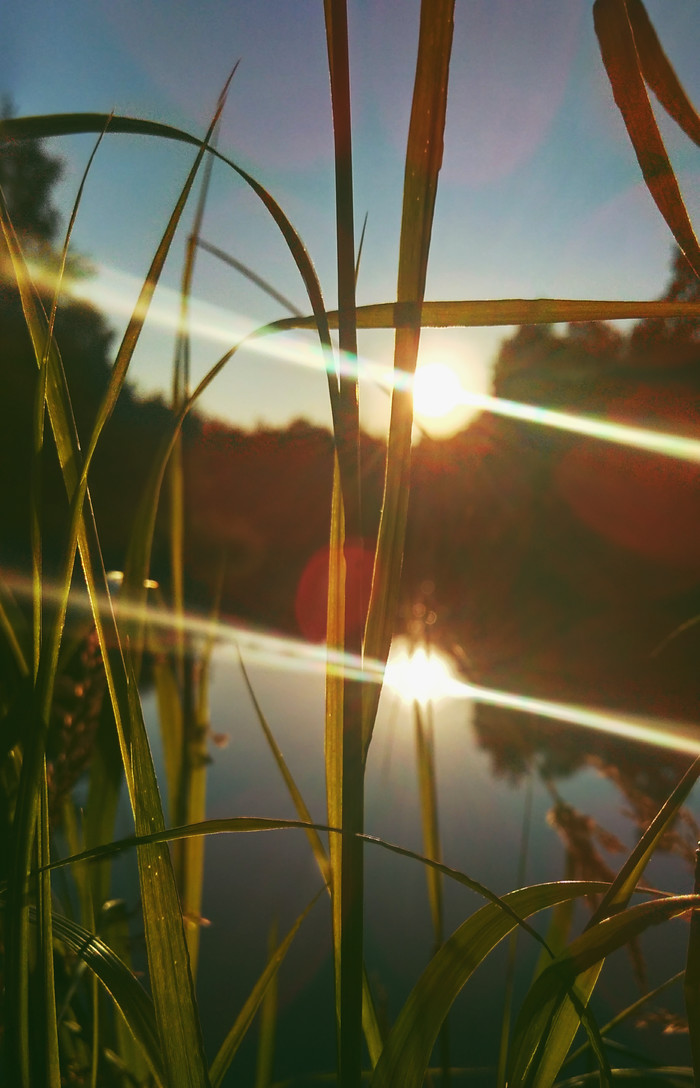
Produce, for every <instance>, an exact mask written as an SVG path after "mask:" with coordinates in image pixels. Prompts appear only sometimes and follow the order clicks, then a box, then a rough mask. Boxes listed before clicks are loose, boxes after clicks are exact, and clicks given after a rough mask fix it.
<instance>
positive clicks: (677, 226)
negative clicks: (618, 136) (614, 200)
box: [593, 0, 700, 276]
mask: <svg viewBox="0 0 700 1088" xmlns="http://www.w3.org/2000/svg"><path fill="white" fill-rule="evenodd" d="M593 20H594V24H595V31H596V35H597V37H598V44H599V45H600V52H601V56H602V58H603V64H604V65H605V69H606V72H607V74H608V79H609V80H610V86H611V88H612V92H613V97H614V99H615V102H616V104H617V107H618V109H619V110H620V113H621V114H622V118H623V120H624V122H625V127H626V128H627V132H628V134H629V137H630V140H631V141H632V146H633V148H634V151H635V154H636V156H637V161H638V162H639V166H640V168H641V171H642V175H643V177H644V181H645V183H646V186H647V188H648V190H649V192H650V193H651V195H652V197H653V199H654V202H655V204H656V206H657V208H658V209H659V211H660V212H661V214H662V216H663V217H664V219H665V220H666V223H667V225H668V227H669V228H670V230H671V233H672V234H673V237H674V238H675V239H676V241H677V242H678V245H679V246H680V248H681V249H682V251H683V253H684V254H685V256H686V258H687V260H688V263H689V264H690V265H691V267H692V269H693V271H694V272H695V274H696V276H700V246H698V240H697V238H696V237H695V232H694V231H693V227H692V225H691V222H690V219H689V217H688V212H687V211H686V207H685V204H684V203H683V197H682V196H681V191H680V188H679V187H678V182H677V180H676V176H675V174H674V172H673V168H672V166H671V163H670V160H669V157H668V153H667V151H666V148H665V146H664V142H663V140H662V138H661V133H660V132H659V128H658V125H657V124H656V119H655V117H654V112H653V110H652V108H651V103H650V101H649V96H648V94H647V90H646V87H645V84H644V77H643V75H642V71H641V67H640V57H639V54H638V52H637V47H636V44H635V38H634V33H633V30H632V26H631V24H630V19H629V16H628V12H627V6H626V3H625V0H596V2H595V4H594V5H593Z"/></svg>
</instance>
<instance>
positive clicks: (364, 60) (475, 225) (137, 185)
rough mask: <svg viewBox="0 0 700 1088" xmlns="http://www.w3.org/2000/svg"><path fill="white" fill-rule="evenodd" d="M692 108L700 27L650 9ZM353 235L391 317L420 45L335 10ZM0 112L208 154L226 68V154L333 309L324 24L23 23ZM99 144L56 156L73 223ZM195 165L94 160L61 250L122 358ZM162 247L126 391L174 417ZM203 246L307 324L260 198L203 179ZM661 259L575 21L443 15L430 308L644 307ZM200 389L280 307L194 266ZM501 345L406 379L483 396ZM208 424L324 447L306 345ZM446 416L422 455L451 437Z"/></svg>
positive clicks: (294, 9)
mask: <svg viewBox="0 0 700 1088" xmlns="http://www.w3.org/2000/svg"><path fill="white" fill-rule="evenodd" d="M646 6H647V10H648V12H649V14H650V16H651V18H652V21H653V22H654V25H655V26H656V28H657V32H658V34H659V36H660V38H661V41H662V43H663V45H664V47H665V49H666V52H667V54H668V55H669V57H670V59H671V60H672V62H673V64H674V65H675V67H676V70H677V72H678V73H679V75H680V77H681V79H682V81H683V83H684V84H685V86H686V89H687V90H688V92H689V94H690V96H691V98H692V99H693V100H694V101H695V102H696V103H697V102H700V65H698V64H697V49H698V43H699V42H700V5H699V4H698V3H697V0H674V2H673V3H669V2H668V0H647V5H646ZM348 10H349V29H350V49H351V84H352V110H353V126H354V147H353V153H354V180H355V202H356V223H357V230H358V235H359V229H360V227H361V224H362V221H363V219H364V216H365V214H366V215H367V232H366V239H365V244H364V248H363V253H362V261H361V266H360V272H359V280H358V302H360V303H369V302H384V301H390V300H392V299H394V298H395V296H396V275H397V266H398V243H399V227H400V215H401V199H402V181H403V167H404V153H405V143H406V136H407V131H408V121H409V113H410V103H411V93H412V84H413V75H414V70H415V58H416V47H417V37H418V16H419V3H418V0H350V2H349V5H348ZM0 33H1V34H2V41H3V43H4V49H3V54H4V57H3V60H4V64H3V72H2V75H0V92H2V93H9V94H11V96H12V98H13V100H14V103H15V105H16V108H17V112H18V113H19V114H21V115H31V114H41V113H59V112H67V111H98V112H100V111H102V112H105V113H109V112H110V111H114V112H115V113H118V114H128V115H132V116H140V117H148V118H151V119H154V120H158V121H163V122H167V123H170V124H173V125H176V126H179V127H181V128H184V129H187V130H188V131H190V132H192V133H195V134H198V135H203V134H204V132H205V131H206V128H207V125H208V123H209V120H210V118H211V115H212V113H213V110H214V108H215V105H216V100H217V98H218V95H219V92H220V90H221V88H222V86H223V84H224V82H225V80H226V78H227V76H228V74H229V72H230V70H231V68H232V67H233V65H234V64H235V63H236V62H240V63H239V66H238V69H237V71H236V74H235V77H234V80H233V83H232V86H231V91H230V94H229V98H228V103H227V106H226V111H225V114H224V119H223V123H222V128H221V133H220V138H219V146H220V148H221V150H222V151H223V152H224V153H225V154H227V155H228V156H230V157H231V158H233V159H234V160H235V161H236V162H237V163H239V164H240V165H242V166H243V167H244V168H245V169H246V170H248V171H249V172H250V173H251V174H253V175H254V176H255V177H256V178H257V179H258V180H259V181H260V182H261V183H262V184H263V185H265V186H266V188H268V189H269V191H270V192H271V193H272V194H273V195H274V197H275V198H276V199H277V201H278V202H279V203H280V204H281V206H282V207H283V209H284V210H285V212H286V213H287V215H288V216H289V218H290V219H291V221H292V222H293V224H294V225H295V227H296V228H297V230H298V231H299V233H300V235H301V237H302V238H303V239H304V242H305V244H306V246H307V249H308V250H309V252H310V254H311V256H312V259H313V261H314V263H315V266H316V268H317V271H318V273H319V276H320V279H321V283H322V287H323V290H324V296H325V299H326V304H327V306H328V308H329V309H330V308H333V306H334V305H335V294H336V282H335V250H334V204H333V161H332V148H333V143H332V129H331V115H330V101H329V84H328V70H327V58H326V46H325V34H324V23H323V5H322V3H321V0H255V2H253V0H204V2H203V0H117V2H115V0H61V2H60V3H59V2H57V0H25V2H24V3H23V4H22V5H19V4H6V5H4V7H3V11H2V14H0ZM657 116H658V117H659V121H660V124H661V128H662V133H663V135H664V139H665V140H666V144H667V148H668V150H669V152H670V154H671V158H672V161H673V164H674V167H675V168H676V170H677V172H678V175H679V179H680V181H681V186H682V189H683V192H684V196H685V198H686V202H687V205H688V208H689V210H690V212H691V216H693V217H694V219H695V222H697V221H698V212H700V157H699V156H698V151H697V148H695V147H694V146H693V145H692V144H691V143H690V142H689V141H688V140H687V139H686V137H685V136H684V135H683V134H682V133H681V132H680V131H679V130H677V129H676V128H675V126H674V125H673V123H672V122H669V121H668V120H667V119H666V118H665V117H662V116H661V111H659V110H657ZM93 144H94V138H93V137H91V136H80V137H72V138H69V139H61V140H55V141H52V142H51V150H52V151H53V150H55V151H56V152H57V153H59V154H61V155H62V156H63V157H64V158H65V160H66V170H65V174H64V177H63V180H62V182H61V186H60V190H59V192H58V198H59V204H60V206H61V208H62V209H63V210H64V211H65V212H66V214H67V212H68V210H69V209H70V207H71V206H72V203H73V200H74V197H75V193H76V190H77V187H78V184H79V181H80V177H81V175H82V171H83V169H84V166H85V163H86V161H87V159H88V157H89V154H90V151H91V149H92V146H93ZM192 160H193V151H192V149H191V148H184V147H182V146H178V145H175V144H168V143H165V142H163V141H153V140H146V139H144V138H139V137H129V136H122V135H112V136H109V137H107V139H106V140H105V141H104V142H103V145H102V147H101V148H100V150H99V152H98V155H97V157H96V159H95V163H94V166H93V168H92V170H91V173H90V176H89V178H88V183H87V186H86V189H85V193H84V197H83V201H82V204H81V207H80V210H79V216H78V220H77V224H76V228H75V232H74V243H75V246H76V248H77V249H78V250H79V251H80V252H82V253H84V254H86V255H87V256H88V257H89V258H90V259H91V261H92V263H93V265H94V267H95V269H96V275H95V276H94V277H93V278H92V279H91V280H89V281H87V282H86V283H84V284H81V285H80V290H82V291H83V292H84V293H85V295H86V296H87V297H90V298H92V299H93V300H94V301H95V302H96V303H97V304H99V305H100V307H101V308H102V309H104V310H105V312H106V314H107V316H108V319H109V321H110V324H111V325H112V327H113V328H114V329H115V334H116V338H115V350H116V344H117V343H118V337H119V334H120V333H121V332H122V331H123V329H124V327H125V324H126V321H127V319H128V315H129V312H130V308H131V307H132V306H133V303H134V301H135V299H136V295H137V292H138V289H139V286H140V283H141V281H142V279H143V276H144V275H145V273H146V270H147V268H148V265H149V263H150V260H151V258H152V256H153V253H154V251H155V249H156V246H157V244H158V241H159V239H160V236H161V234H162V232H163V230H164V228H165V225H166V223H167V219H168V216H169V213H170V211H171V209H172V207H173V205H174V203H175V200H176V199H177V195H178V192H179V190H180V187H181V186H182V184H183V182H184V179H185V177H186V174H187V171H188V169H189V166H190V165H191V162H192ZM193 214H194V204H192V206H191V208H190V209H189V211H188V212H186V214H185V221H184V223H183V226H182V228H181V230H180V232H179V235H178V238H177V239H176V243H175V244H174V246H173V250H172V253H171V256H170V258H169V261H168V264H167V266H166V270H165V273H164V276H163V283H162V288H159V290H158V292H157V294H156V298H155V300H154V304H153V311H152V314H151V316H150V317H149V322H148V325H147V327H146V329H145V331H144V333H143V336H142V341H141V344H140V345H139V348H138V349H137V352H136V355H135V357H134V360H133V363H132V370H131V372H130V377H131V379H132V380H133V381H134V382H135V384H136V386H137V388H138V389H139V390H140V391H141V392H142V393H144V394H153V393H158V392H161V393H162V394H163V395H165V396H167V395H168V390H169V386H170V373H171V366H172V355H173V343H174V331H173V321H174V316H175V315H176V313H177V306H178V297H177V288H178V284H179V280H180V275H181V269H182V257H183V252H184V240H185V238H186V235H187V231H188V229H189V226H190V224H191V221H192V216H193ZM202 236H203V238H204V239H206V240H207V241H208V242H210V243H212V244H214V245H216V246H217V247H219V248H220V249H223V250H224V251H226V252H227V253H229V254H230V255H231V256H232V257H234V258H235V259H236V260H239V261H242V262H244V263H245V264H246V265H248V266H249V267H250V268H252V269H253V270H254V271H255V272H256V273H258V274H259V275H261V276H263V277H265V278H266V279H267V280H268V281H269V282H270V283H272V284H273V285H274V287H275V288H276V289H277V290H278V291H280V292H281V293H282V294H283V295H285V296H286V297H288V298H289V299H290V300H291V301H293V303H294V304H295V305H296V306H297V307H298V308H299V309H301V310H302V311H305V312H308V311H309V306H308V302H307V301H306V299H305V293H304V288H303V285H302V283H301V280H300V278H299V276H298V273H297V272H296V269H295V266H294V264H293V261H292V259H291V257H290V255H289V253H288V251H287V250H286V248H285V244H284V242H283V240H282V238H281V236H280V234H279V232H278V230H277V228H276V227H275V226H274V224H273V223H272V221H271V219H270V218H269V215H268V213H267V212H266V211H265V210H264V208H263V207H262V205H261V204H260V202H259V201H258V200H257V198H256V197H255V196H254V195H253V194H252V192H251V191H250V190H249V189H247V188H246V187H245V185H244V184H243V183H242V182H241V181H240V180H239V179H237V178H236V177H235V176H234V175H233V173H232V172H231V171H230V170H227V169H226V168H225V167H220V166H216V167H215V169H214V172H213V180H212V186H211V191H210V195H209V200H208V204H207V208H206V214H205V220H204V225H203V230H202ZM671 250H672V239H671V236H670V233H669V232H668V229H667V228H666V226H665V224H664V223H663V221H662V220H661V218H660V216H659V213H658V212H657V210H656V208H655V206H654V204H653V202H652V200H651V198H650V197H649V195H648V194H647V191H646V189H645V187H644V185H643V183H642V181H641V176H640V173H639V168H638V166H637V162H636V159H635V156H634V153H633V151H632V148H631V146H630V143H629V140H628V137H627V135H626V132H625V129H624V126H623V124H622V121H621V118H620V116H619V114H618V112H617V108H616V107H615V105H614V103H613V101H612V95H611V92H610V88H609V85H608V82H607V78H606V76H605V72H604V70H603V67H602V63H601V60H600V54H599V50H598V46H597V42H596V38H595V34H594V30H593V19H592V3H591V2H590V0H518V2H517V3H513V0H457V3H456V10H455V32H454V46H453V54H452V62H451V70H450V84H449V98H448V110H447V126H446V133H445V155H444V161H443V168H442V171H441V175H440V185H439V190H438V198H437V205H436V214H435V223H434V228H433V237H432V249H431V258H430V265H429V270H428V282H427V290H426V297H427V298H429V299H442V298H445V299H447V298H450V299H468V298H507V297H540V296H549V297H571V298H587V297H588V298H611V299H612V298H620V299H635V298H636V299H647V298H655V297H658V295H659V294H660V293H661V292H662V291H663V289H664V286H665V284H666V282H667V279H668V273H669V263H670V258H671ZM193 295H194V299H195V304H194V305H193V309H192V320H193V327H194V330H193V331H194V334H193V377H194V379H195V380H196V379H198V378H199V377H201V376H202V375H203V374H204V373H205V372H206V370H207V369H208V368H209V367H210V366H212V365H213V363H214V362H216V360H217V359H218V358H219V356H220V355H222V354H223V353H224V351H226V350H227V348H229V347H230V346H231V345H232V344H233V343H234V342H235V341H236V340H237V339H238V338H239V336H240V335H241V334H242V333H244V332H247V331H249V330H251V329H253V328H255V327H256V326H258V325H261V324H264V323H265V322H267V321H270V320H274V319H276V318H278V317H283V316H286V313H285V311H284V309H283V307H282V306H281V305H280V303H279V302H275V301H274V300H273V299H271V298H269V297H268V296H267V295H265V294H264V293H262V292H261V291H260V290H259V289H258V288H256V287H254V286H253V285H252V284H251V283H249V282H248V281H247V280H245V279H244V278H243V277H241V276H240V275H239V274H238V273H236V272H235V271H233V270H232V269H230V268H228V267H226V266H224V265H223V264H222V263H221V262H220V261H217V260H216V259H215V258H214V257H213V256H211V255H210V254H208V253H205V252H200V254H199V256H198V259H197V267H196V274H195V281H194V288H193ZM511 332H512V330H508V329H495V330H492V329H472V330H469V329H464V330H454V331H453V330H429V331H426V332H424V334H423V338H422V348H421V356H420V365H428V364H430V363H436V362H440V363H444V364H446V365H449V366H451V367H453V368H454V369H455V370H456V372H457V374H458V376H459V378H460V381H461V382H462V384H463V386H464V387H465V388H467V389H474V390H475V391H476V392H486V391H488V388H489V376H490V371H491V367H492V364H493V361H494V357H495V355H496V353H497V351H498V345H499V343H500V342H501V340H502V339H503V337H504V336H506V335H509V334H510V333H511ZM392 344H393V338H392V334H391V333H389V332H386V333H385V332H379V333H365V334H362V335H361V339H360V357H361V368H362V371H363V372H364V371H366V372H367V373H368V374H369V375H370V379H368V380H367V381H364V382H363V383H362V394H361V405H362V419H363V422H364V425H365V426H366V427H367V429H369V430H370V431H373V432H374V433H381V432H382V430H383V429H384V428H385V426H386V420H387V406H388V398H387V397H386V395H385V393H384V392H382V390H381V389H379V388H378V385H377V381H376V380H375V378H376V375H377V373H381V371H379V372H378V371H377V369H376V368H377V366H379V367H380V368H387V367H389V366H390V364H391V361H392ZM201 407H202V409H203V410H204V411H205V412H206V413H207V414H209V415H212V416H216V417H219V418H221V419H224V420H226V421H228V422H231V423H234V424H236V425H239V426H244V427H252V426H255V425H257V424H264V425H272V426H280V425H285V424H286V423H288V422H289V421H291V420H292V419H294V418H298V417H306V418H307V419H309V420H311V421H312V422H315V423H320V424H328V425H329V424H330V411H329V405H328V393H327V382H326V377H325V374H324V373H323V372H322V371H321V370H320V369H319V365H318V356H317V353H316V352H315V350H314V341H313V337H312V336H311V334H296V335H295V336H294V337H288V338H287V339H285V340H284V341H282V340H281V339H278V340H275V341H274V342H273V341H268V342H267V344H266V345H265V349H264V350H262V349H259V350H257V351H244V352H241V353H240V355H238V356H236V357H235V359H234V360H233V362H232V363H231V364H230V365H229V366H228V367H227V368H226V369H225V370H224V372H223V373H222V374H221V376H220V377H218V378H217V379H216V381H215V382H214V384H213V385H212V387H211V389H210V390H209V391H208V392H207V393H206V394H205V396H204V398H203V400H202V404H201ZM465 419H466V414H465V413H464V412H462V414H459V413H453V414H452V416H450V417H448V418H447V419H446V420H445V421H444V422H443V423H441V424H428V423H426V427H428V429H432V430H433V432H434V433H440V431H441V430H442V431H444V430H445V429H446V428H448V427H455V426H457V425H459V424H460V423H463V422H464V421H465Z"/></svg>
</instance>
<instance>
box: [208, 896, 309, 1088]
mask: <svg viewBox="0 0 700 1088" xmlns="http://www.w3.org/2000/svg"><path fill="white" fill-rule="evenodd" d="M323 890H324V889H323V888H322V889H320V890H319V891H318V892H317V893H316V895H315V896H314V897H313V899H312V900H311V902H310V903H309V905H308V906H307V907H306V908H305V909H304V910H303V911H302V912H301V914H300V915H299V917H298V918H297V920H296V921H295V923H294V925H293V926H292V928H291V929H290V930H289V932H288V933H287V935H286V936H285V938H284V939H283V940H282V941H281V942H280V944H279V945H278V946H277V948H276V949H275V951H274V953H273V954H272V955H271V956H270V958H269V959H268V961H267V964H266V966H265V969H264V971H263V972H262V974H261V975H260V978H259V979H258V981H257V982H256V983H255V986H254V987H253V989H252V990H251V992H250V994H249V995H248V997H247V998H246V1001H245V1003H244V1005H243V1008H242V1009H241V1011H240V1013H239V1014H238V1016H237V1017H236V1021H235V1023H234V1025H233V1027H232V1028H231V1030H230V1031H229V1033H228V1035H227V1036H226V1038H225V1040H224V1042H223V1043H222V1045H221V1047H220V1049H219V1052H218V1054H217V1055H216V1057H215V1058H214V1061H213V1062H212V1066H211V1070H210V1074H209V1075H210V1078H211V1086H212V1088H221V1082H222V1081H223V1078H224V1076H225V1074H226V1072H227V1070H228V1068H229V1066H230V1064H231V1062H232V1061H233V1059H234V1057H235V1055H236V1051H237V1050H238V1048H239V1046H240V1045H241V1043H242V1041H243V1039H244V1037H245V1034H246V1032H247V1031H248V1028H249V1027H250V1025H251V1024H252V1022H253V1020H254V1018H255V1014H256V1012H257V1011H258V1009H259V1008H260V1005H261V1003H262V1002H263V1000H264V998H265V994H266V993H267V992H268V989H269V987H270V986H271V985H272V984H273V982H274V980H275V979H276V978H277V972H278V971H279V969H280V966H281V964H282V961H283V959H284V957H285V956H286V955H287V952H288V951H289V947H290V945H291V943H292V941H293V940H294V938H295V937H296V935H297V932H298V930H299V927H300V925H301V923H302V922H303V921H304V919H305V918H306V916H307V914H308V913H309V912H310V910H311V909H312V907H313V906H314V905H315V903H316V901H317V900H318V898H319V896H320V895H321V894H322V892H323Z"/></svg>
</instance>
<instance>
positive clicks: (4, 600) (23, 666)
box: [0, 577, 32, 676]
mask: <svg viewBox="0 0 700 1088" xmlns="http://www.w3.org/2000/svg"><path fill="white" fill-rule="evenodd" d="M0 630H2V632H3V633H4V635H5V638H6V639H7V644H8V646H9V647H10V651H11V653H12V656H13V658H14V660H15V664H16V665H17V668H18V670H19V672H20V674H21V675H22V676H29V671H30V662H31V639H32V633H31V629H30V627H29V626H28V624H27V621H26V618H25V615H24V613H23V612H22V610H21V608H19V606H18V605H17V602H16V600H15V598H14V596H13V594H12V592H11V591H10V589H9V587H8V586H7V585H6V584H5V582H4V580H3V579H2V577H0Z"/></svg>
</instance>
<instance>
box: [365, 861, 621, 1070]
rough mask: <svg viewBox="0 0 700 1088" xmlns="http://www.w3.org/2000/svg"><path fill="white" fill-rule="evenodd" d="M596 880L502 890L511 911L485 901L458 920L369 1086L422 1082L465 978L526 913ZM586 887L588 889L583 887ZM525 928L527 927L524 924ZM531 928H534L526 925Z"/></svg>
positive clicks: (579, 891) (597, 885) (594, 884)
mask: <svg viewBox="0 0 700 1088" xmlns="http://www.w3.org/2000/svg"><path fill="white" fill-rule="evenodd" d="M601 887H604V885H601V884H600V883H599V882H595V881H576V882H571V883H569V882H566V881H559V882H556V883H551V884H542V885H538V886H534V887H530V888H522V889H520V890H519V891H515V892H510V893H508V894H507V895H505V896H503V899H502V903H503V904H506V905H507V906H508V908H509V911H510V913H506V911H504V910H503V909H502V907H501V906H500V905H497V904H495V903H489V904H487V905H486V906H484V907H482V908H481V909H480V910H478V911H477V912H476V913H475V914H473V915H472V916H471V917H470V918H468V919H467V920H466V921H465V922H463V923H462V925H461V926H459V927H458V928H457V929H456V930H455V932H454V933H453V934H452V936H451V937H449V938H448V939H447V940H446V941H445V943H444V944H443V946H442V948H441V949H440V950H439V951H438V952H437V953H436V954H435V955H434V956H433V958H432V960H431V961H430V963H429V964H428V966H427V967H426V969H425V971H424V972H423V974H422V975H421V977H420V978H419V980H418V982H417V983H416V985H415V986H414V988H413V990H412V991H411V993H410V995H409V997H408V999H407V1001H406V1003H405V1005H404V1006H403V1008H402V1009H401V1012H400V1013H399V1016H398V1018H397V1020H396V1023H395V1024H394V1026H393V1028H392V1029H391V1031H390V1032H389V1036H388V1038H387V1040H386V1043H385V1045H384V1050H383V1051H382V1055H381V1058H380V1060H379V1062H378V1064H377V1068H376V1069H375V1072H374V1076H373V1078H372V1080H371V1085H372V1088H395V1086H396V1085H398V1084H400V1085H401V1086H402V1088H421V1085H422V1084H423V1078H424V1076H425V1071H426V1069H427V1067H428V1063H429V1061H430V1055H431V1053H432V1050H433V1047H434V1046H435V1042H436V1040H437V1037H438V1034H439V1031H440V1028H441V1026H442V1024H443V1022H444V1020H445V1018H446V1016H447V1014H448V1012H449V1010H450V1008H451V1006H452V1004H453V1002H454V1000H455V998H456V997H457V994H458V993H459V992H460V990H461V989H462V987H463V986H464V984H465V983H466V981H467V979H468V978H469V977H470V975H471V974H472V973H473V971H474V970H475V969H476V968H477V967H478V966H479V964H480V963H482V962H483V960H484V959H485V958H486V957H487V956H488V955H489V953H490V952H491V951H492V950H493V949H494V948H495V947H496V945H497V944H498V943H499V942H500V941H502V940H503V938H504V937H506V936H508V934H509V933H510V932H511V931H512V930H513V929H514V928H515V926H516V925H517V922H516V920H515V918H517V917H520V918H527V917H529V916H530V915H532V914H535V913H536V912H538V911H540V910H544V909H546V908H548V907H552V906H554V905H556V904H557V903H563V902H567V901H568V900H569V899H576V898H579V897H581V896H585V895H588V894H595V891H596V890H598V891H600V889H601ZM586 889H590V890H589V891H587V890H586ZM528 928H529V927H528ZM530 932H535V931H534V930H530Z"/></svg>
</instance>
